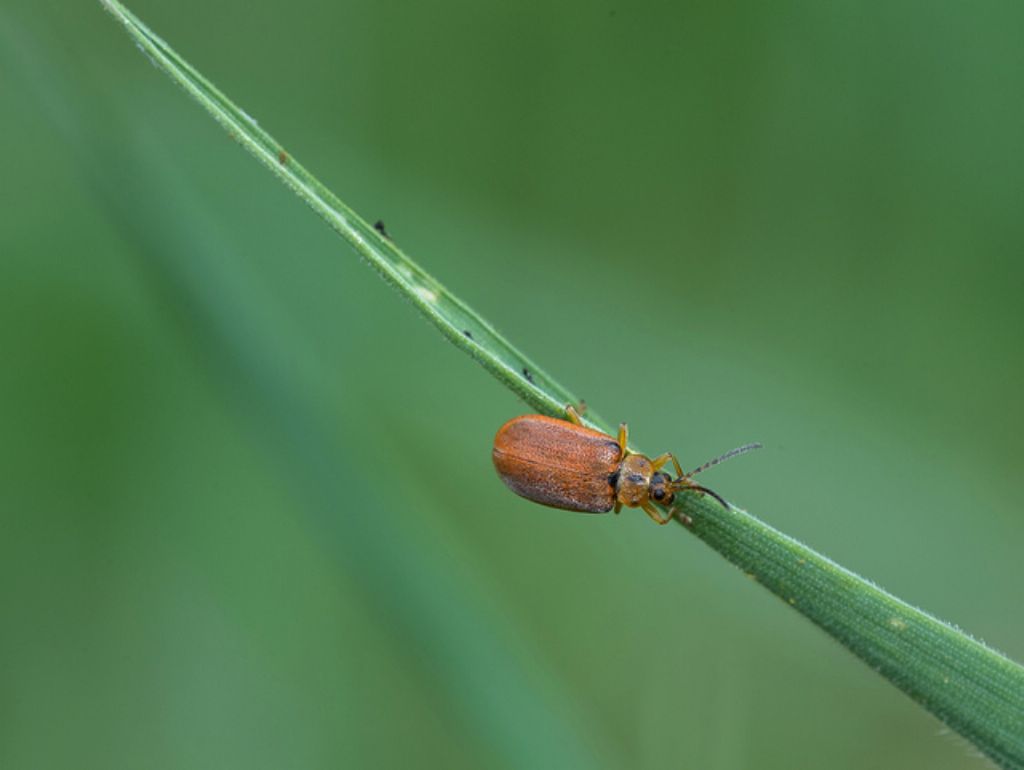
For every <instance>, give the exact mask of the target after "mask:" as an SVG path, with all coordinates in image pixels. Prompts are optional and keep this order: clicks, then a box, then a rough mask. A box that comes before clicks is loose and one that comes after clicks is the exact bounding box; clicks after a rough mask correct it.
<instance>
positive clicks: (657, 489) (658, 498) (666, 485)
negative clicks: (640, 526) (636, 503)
mask: <svg viewBox="0 0 1024 770" xmlns="http://www.w3.org/2000/svg"><path fill="white" fill-rule="evenodd" d="M648 496H649V497H650V499H651V500H653V501H654V502H656V503H657V504H658V505H672V501H673V500H674V499H675V489H674V488H673V486H672V477H671V476H669V475H668V474H667V473H662V472H661V471H658V472H657V473H655V474H654V475H653V476H651V486H650V489H649V491H648Z"/></svg>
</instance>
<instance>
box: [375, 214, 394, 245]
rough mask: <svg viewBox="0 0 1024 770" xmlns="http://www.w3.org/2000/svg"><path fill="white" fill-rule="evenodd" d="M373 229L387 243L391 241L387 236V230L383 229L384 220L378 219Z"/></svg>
mask: <svg viewBox="0 0 1024 770" xmlns="http://www.w3.org/2000/svg"><path fill="white" fill-rule="evenodd" d="M373 229H374V230H376V231H377V232H378V233H380V234H381V235H383V236H384V237H385V238H387V239H388V240H389V241H390V240H391V236H390V235H388V231H387V228H385V227H384V220H383V219H378V220H377V221H376V222H374V223H373Z"/></svg>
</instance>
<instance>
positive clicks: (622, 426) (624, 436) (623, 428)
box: [619, 422, 629, 457]
mask: <svg viewBox="0 0 1024 770" xmlns="http://www.w3.org/2000/svg"><path fill="white" fill-rule="evenodd" d="M628 442H629V426H628V425H626V423H624V422H620V423H619V452H621V453H622V457H625V456H626V444H627V443H628Z"/></svg>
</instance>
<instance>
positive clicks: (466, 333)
mask: <svg viewBox="0 0 1024 770" xmlns="http://www.w3.org/2000/svg"><path fill="white" fill-rule="evenodd" d="M462 333H463V334H465V335H466V339H470V340H471V339H473V335H472V334H470V333H469V329H463V330H462Z"/></svg>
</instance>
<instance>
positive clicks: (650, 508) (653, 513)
mask: <svg viewBox="0 0 1024 770" xmlns="http://www.w3.org/2000/svg"><path fill="white" fill-rule="evenodd" d="M640 507H641V508H643V509H644V513H646V514H647V515H648V516H650V517H651V518H652V519H654V521H655V522H656V523H658V524H668V523H669V522H670V521H672V517H673V516H675V515H676V509H675V508H673V509H672V510H671V511H669V514H668V516H664V517H663V516H662V515H661V511H659V510H658V509H657V508H655V507H654V505H653V504H651V503H641V504H640Z"/></svg>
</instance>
